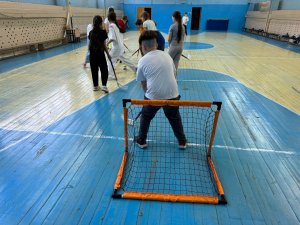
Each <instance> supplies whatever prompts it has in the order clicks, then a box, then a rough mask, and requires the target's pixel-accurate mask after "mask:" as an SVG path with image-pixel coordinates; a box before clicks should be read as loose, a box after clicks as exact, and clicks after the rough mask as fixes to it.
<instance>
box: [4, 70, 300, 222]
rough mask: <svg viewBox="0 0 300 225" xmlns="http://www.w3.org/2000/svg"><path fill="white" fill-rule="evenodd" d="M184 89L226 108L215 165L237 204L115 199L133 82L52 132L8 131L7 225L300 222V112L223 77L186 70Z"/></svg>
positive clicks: (187, 95)
mask: <svg viewBox="0 0 300 225" xmlns="http://www.w3.org/2000/svg"><path fill="white" fill-rule="evenodd" d="M178 84H179V88H180V93H181V96H182V99H193V100H203V101H207V100H208V101H222V102H223V105H222V110H221V116H220V119H219V124H218V128H217V134H216V137H215V142H214V148H213V159H214V161H215V165H216V168H217V171H218V174H219V177H220V180H221V182H222V184H223V187H224V190H225V194H226V196H227V200H228V204H227V205H202V204H189V203H166V202H152V201H137V200H124V199H122V200H120V199H119V200H116V199H112V198H111V194H112V190H113V185H114V182H115V179H116V175H117V172H118V170H119V166H120V163H121V160H122V155H123V140H122V138H123V127H122V124H123V119H122V102H121V99H122V98H142V97H143V93H142V90H141V88H140V86H139V84H137V83H136V82H135V81H133V82H131V83H129V84H128V85H127V86H128V89H127V90H124V89H123V90H122V89H119V90H117V91H115V92H113V93H110V94H109V95H107V96H105V97H103V98H101V99H99V100H97V101H95V102H93V103H92V104H90V105H88V106H86V107H84V108H82V109H80V110H79V111H77V112H75V113H73V114H71V115H69V116H67V117H66V118H64V119H62V120H60V121H58V122H56V123H54V124H52V125H51V126H49V127H48V128H46V129H44V130H43V131H39V132H30V131H28V132H26V131H23V132H21V131H13V130H12V131H11V130H0V134H1V137H3V138H2V139H1V144H0V171H1V177H0V193H1V195H0V224H9V225H12V224H59V225H61V224H72V225H73V224H161V225H164V224H180V225H181V224H253V225H254V224H300V210H299V208H300V172H299V171H300V148H299V146H300V118H299V115H296V114H294V113H293V112H291V111H289V110H287V109H286V108H284V107H282V106H280V105H278V104H276V103H275V102H273V101H271V100H269V99H267V98H265V97H263V96H261V95H260V94H257V93H256V92H254V91H252V90H250V89H248V88H246V87H245V86H244V85H242V84H241V83H239V82H238V81H236V80H235V79H233V78H231V77H229V76H226V75H223V74H219V73H215V72H210V71H204V70H188V69H184V70H179V74H178ZM23 137H26V138H24V140H22V138H23ZM10 145H11V147H9V146H10ZM7 146H8V148H7ZM5 148H6V149H5ZM187 151H188V149H187Z"/></svg>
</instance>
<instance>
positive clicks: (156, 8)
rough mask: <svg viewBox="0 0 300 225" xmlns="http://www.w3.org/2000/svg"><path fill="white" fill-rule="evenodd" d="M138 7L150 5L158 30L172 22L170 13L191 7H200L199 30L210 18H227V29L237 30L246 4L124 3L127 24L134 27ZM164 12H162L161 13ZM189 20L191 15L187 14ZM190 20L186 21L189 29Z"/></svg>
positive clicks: (240, 25)
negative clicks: (127, 19)
mask: <svg viewBox="0 0 300 225" xmlns="http://www.w3.org/2000/svg"><path fill="white" fill-rule="evenodd" d="M138 7H152V19H153V20H154V21H155V22H156V23H157V28H158V29H159V30H164V31H165V30H167V29H169V27H170V25H171V24H172V13H173V12H174V11H176V10H179V11H180V12H181V13H182V14H184V12H191V11H192V7H202V15H201V24H200V29H201V31H204V30H205V27H206V21H207V20H208V19H211V18H227V19H229V27H228V31H232V32H239V31H241V30H242V27H243V26H244V24H245V14H246V12H247V8H248V5H228V4H226V5H225V4H224V5H221V4H209V5H208V4H207V5H188V4H180V5H179V4H155V5H151V4H124V13H125V15H127V16H128V17H129V26H130V27H131V29H135V21H136V19H137V18H136V14H137V8H138ZM161 12H164V13H161ZM189 17H190V20H191V15H189ZM190 26H191V22H189V23H188V30H190Z"/></svg>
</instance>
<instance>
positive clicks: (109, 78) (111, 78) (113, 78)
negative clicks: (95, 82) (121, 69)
mask: <svg viewBox="0 0 300 225" xmlns="http://www.w3.org/2000/svg"><path fill="white" fill-rule="evenodd" d="M115 79H116V78H115V77H114V76H111V75H109V76H108V80H115Z"/></svg>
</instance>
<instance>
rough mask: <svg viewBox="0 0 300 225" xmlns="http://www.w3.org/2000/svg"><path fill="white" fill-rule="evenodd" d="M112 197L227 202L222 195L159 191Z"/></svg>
mask: <svg viewBox="0 0 300 225" xmlns="http://www.w3.org/2000/svg"><path fill="white" fill-rule="evenodd" d="M112 197H113V198H123V199H136V200H151V201H164V202H190V203H204V204H215V205H216V204H222V205H224V204H227V201H226V198H225V196H224V195H221V196H220V197H213V196H197V195H176V194H159V193H145V192H124V193H123V194H116V192H114V194H113V195H112Z"/></svg>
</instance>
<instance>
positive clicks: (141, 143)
mask: <svg viewBox="0 0 300 225" xmlns="http://www.w3.org/2000/svg"><path fill="white" fill-rule="evenodd" d="M133 142H135V143H136V144H137V146H139V148H141V149H144V148H147V142H146V141H142V140H141V139H140V138H139V137H138V136H135V137H134V140H133Z"/></svg>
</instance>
